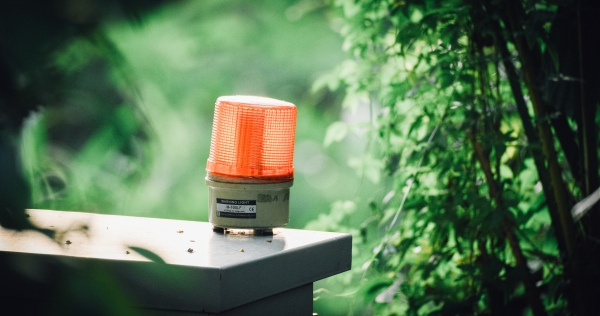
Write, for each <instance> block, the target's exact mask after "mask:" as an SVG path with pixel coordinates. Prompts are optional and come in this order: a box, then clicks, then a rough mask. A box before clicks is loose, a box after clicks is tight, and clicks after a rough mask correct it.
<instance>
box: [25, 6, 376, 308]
mask: <svg viewBox="0 0 600 316" xmlns="http://www.w3.org/2000/svg"><path fill="white" fill-rule="evenodd" d="M328 10H330V9H329V8H328V7H327V6H326V3H325V2H324V1H312V0H301V1H279V0H262V1H241V0H219V1H216V0H210V1H177V2H172V3H167V4H164V5H161V6H159V7H158V8H156V9H154V10H152V11H150V12H149V13H148V14H146V15H144V16H143V18H142V19H140V20H139V21H138V22H136V23H131V22H130V21H123V20H119V19H112V20H111V19H109V20H107V21H103V22H102V24H101V25H100V28H99V31H98V32H95V33H93V34H91V35H88V36H87V37H78V38H74V39H72V40H70V41H69V42H68V43H66V45H63V46H61V47H60V49H59V50H58V52H57V53H56V54H54V56H53V67H56V69H58V70H59V71H60V72H61V73H63V74H65V77H66V83H67V84H65V85H64V86H63V87H61V89H62V90H61V98H60V100H57V101H56V102H54V103H53V106H48V107H45V108H43V109H40V110H39V111H38V112H36V113H35V114H33V115H31V116H30V117H29V118H28V119H27V121H26V123H25V125H24V131H23V134H22V152H23V161H24V170H25V172H26V174H27V177H28V179H29V181H30V182H31V184H32V190H33V191H32V199H33V205H32V206H33V207H34V208H48V209H59V210H70V211H84V212H97V213H105V214H120V215H131V216H144V217H158V218H169V219H183V220H197V221H207V219H208V212H207V205H208V201H207V196H208V189H207V187H206V185H205V183H204V177H205V175H206V173H205V165H206V159H207V157H208V153H209V145H210V138H211V128H212V114H213V110H214V102H215V100H216V99H217V98H218V97H219V96H222V95H239V94H247V95H260V96H268V97H272V98H277V99H281V100H286V101H289V102H292V103H294V104H296V105H297V107H298V122H297V131H296V148H295V160H294V165H295V170H296V171H295V180H294V186H293V187H292V193H291V200H290V222H289V225H288V227H291V228H305V227H306V228H309V229H320V230H336V226H331V225H334V224H335V223H338V222H339V219H337V218H336V219H334V218H332V217H331V216H334V217H335V216H337V217H339V216H343V217H347V218H348V219H347V220H346V222H345V224H346V226H350V227H351V226H352V225H359V224H360V223H362V222H363V220H364V219H365V217H366V216H367V215H368V214H366V212H362V213H361V212H355V211H356V210H357V209H366V205H367V202H368V197H369V196H372V195H373V194H374V190H376V189H373V188H370V187H367V186H365V185H364V183H363V182H362V180H361V177H360V175H357V174H356V171H355V170H354V169H352V168H350V167H349V166H348V163H347V162H348V161H349V160H350V159H352V157H361V156H362V154H363V152H364V151H365V146H366V144H364V143H361V142H359V141H358V138H353V137H348V138H346V139H345V140H343V141H341V142H334V143H333V144H331V145H330V146H327V147H325V146H323V141H324V137H325V133H326V131H327V128H328V126H329V125H330V124H331V123H332V122H334V121H336V120H339V119H340V117H341V116H343V117H346V118H347V119H349V120H350V119H354V120H356V119H357V118H359V119H362V120H364V119H365V117H364V115H363V117H362V118H361V114H352V113H342V110H341V106H340V104H341V102H342V100H341V96H340V95H336V94H335V93H332V92H329V91H328V89H318V90H315V91H313V89H312V86H313V83H314V82H315V81H317V79H318V78H319V77H321V76H323V75H325V74H327V73H329V72H331V71H332V70H333V69H334V67H335V66H336V65H338V64H339V63H340V62H341V61H342V60H344V59H345V56H346V54H345V53H344V52H343V51H342V39H341V36H340V35H339V34H337V32H339V30H337V29H336V28H337V25H336V20H335V19H329V18H328V14H329V13H330V12H328ZM353 115H354V116H353ZM353 117H354V118H353ZM377 193H379V194H381V193H382V192H377ZM336 201H346V202H336ZM332 205H333V209H334V210H335V209H337V210H338V211H337V213H335V212H333V213H332V214H329V212H330V208H331V206H332ZM336 214H337V215H336ZM309 223H310V224H309ZM307 224H308V226H307ZM354 233H356V232H354ZM356 251H357V250H356V249H355V252H356ZM344 282H345V283H347V282H350V277H349V276H346V277H345V276H343V275H342V276H339V277H335V278H332V279H330V280H327V281H323V282H319V283H317V284H316V286H315V289H320V288H321V287H325V288H326V290H318V291H317V292H316V293H317V294H316V295H315V296H316V297H318V299H316V300H315V311H316V312H319V313H321V314H322V315H336V314H347V313H351V312H350V311H349V308H351V306H353V305H356V302H352V301H351V300H350V299H349V298H348V297H346V296H337V294H341V293H342V292H343V288H344V285H343V284H344ZM354 308H357V307H354ZM358 308H359V309H360V307H358Z"/></svg>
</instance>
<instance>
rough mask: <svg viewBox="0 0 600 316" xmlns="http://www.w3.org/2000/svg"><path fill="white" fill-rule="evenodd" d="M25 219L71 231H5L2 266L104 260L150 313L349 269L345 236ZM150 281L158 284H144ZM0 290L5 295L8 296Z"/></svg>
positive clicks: (63, 217)
mask: <svg viewBox="0 0 600 316" xmlns="http://www.w3.org/2000/svg"><path fill="white" fill-rule="evenodd" d="M28 214H29V215H30V219H31V221H32V222H33V223H35V224H36V225H37V226H38V227H40V228H49V229H53V230H56V231H57V232H66V233H64V234H63V235H59V236H58V237H57V238H56V239H57V240H52V239H50V238H48V237H46V236H44V235H43V234H41V233H39V232H36V231H23V232H16V231H12V230H6V229H3V228H0V260H3V259H6V258H9V259H10V257H11V256H12V257H15V256H19V257H23V256H25V257H31V258H34V259H35V260H56V259H57V258H58V259H60V258H63V259H64V258H65V257H67V258H69V259H68V260H73V261H75V262H76V261H78V260H99V261H101V262H102V263H103V264H105V265H107V266H109V268H110V269H111V271H113V272H114V273H115V274H116V275H118V277H119V279H120V280H122V281H123V283H124V284H126V285H125V286H126V287H127V286H130V287H131V288H132V290H133V291H135V292H138V293H136V294H138V295H135V296H136V297H137V298H138V302H139V303H140V304H142V305H143V306H142V307H145V308H158V309H176V310H183V311H192V312H202V311H203V312H209V313H218V312H221V311H224V310H228V309H230V308H234V307H237V306H241V305H243V304H247V303H249V302H252V301H256V300H258V299H261V298H265V297H268V296H271V295H274V294H277V293H280V292H283V291H287V290H290V289H293V288H296V287H298V286H302V285H305V284H308V283H311V282H314V281H317V280H319V279H323V278H326V277H329V276H331V275H334V274H337V273H341V272H343V271H347V270H349V269H350V265H351V248H352V245H351V244H352V237H351V236H350V235H348V234H340V233H327V232H316V231H306V230H296V229H285V228H279V229H274V230H273V232H274V234H273V236H254V235H247V234H244V235H242V234H240V233H238V234H223V233H217V232H213V231H212V225H210V224H209V223H204V222H193V221H181V220H166V219H156V218H142V217H131V216H118V215H102V214H91V213H78V212H63V211H49V210H28ZM153 261H154V262H153ZM161 261H163V262H161ZM165 274H168V275H171V276H172V277H170V278H165ZM152 282H156V283H159V284H155V286H145V285H147V284H149V283H152ZM175 283H176V284H175ZM4 286H5V287H8V286H10V285H4ZM2 287H3V285H0V293H2V292H4V291H9V289H7V288H5V289H2ZM250 289H251V290H250ZM13 294H14V293H13ZM22 295H26V294H22Z"/></svg>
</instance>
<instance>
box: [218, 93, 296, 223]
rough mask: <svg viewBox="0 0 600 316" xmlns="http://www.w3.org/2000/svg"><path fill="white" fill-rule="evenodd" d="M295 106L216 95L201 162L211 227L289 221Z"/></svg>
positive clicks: (260, 98)
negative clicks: (207, 149) (206, 154)
mask: <svg viewBox="0 0 600 316" xmlns="http://www.w3.org/2000/svg"><path fill="white" fill-rule="evenodd" d="M296 116H297V110H296V106H295V105H294V104H292V103H289V102H285V101H280V100H276V99H271V98H265V97H256V96H223V97H219V98H218V99H217V102H216V104H215V113H214V119H213V129H212V138H211V144H210V155H209V157H208V161H207V163H206V172H207V176H206V183H207V185H208V187H209V208H210V209H209V221H210V222H211V223H212V224H213V226H214V227H215V229H228V228H244V229H254V230H255V232H256V233H259V232H265V231H266V232H270V231H272V228H273V227H281V226H285V225H286V224H287V223H288V221H289V192H290V187H291V186H292V183H293V180H294V166H293V160H294V138H295V133H296Z"/></svg>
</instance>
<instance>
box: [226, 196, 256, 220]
mask: <svg viewBox="0 0 600 316" xmlns="http://www.w3.org/2000/svg"><path fill="white" fill-rule="evenodd" d="M217 216H218V217H231V218H256V200H230V199H219V198H217Z"/></svg>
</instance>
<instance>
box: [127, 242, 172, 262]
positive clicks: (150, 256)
mask: <svg viewBox="0 0 600 316" xmlns="http://www.w3.org/2000/svg"><path fill="white" fill-rule="evenodd" d="M129 249H131V250H133V251H135V252H137V253H139V254H140V255H142V256H143V257H144V258H146V259H148V260H150V261H152V262H157V263H166V262H165V261H164V260H163V259H162V258H161V257H160V256H159V255H157V254H155V253H154V252H152V251H150V250H148V249H144V248H140V247H134V246H129Z"/></svg>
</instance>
